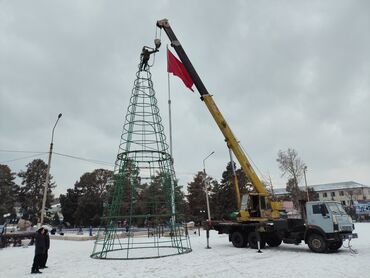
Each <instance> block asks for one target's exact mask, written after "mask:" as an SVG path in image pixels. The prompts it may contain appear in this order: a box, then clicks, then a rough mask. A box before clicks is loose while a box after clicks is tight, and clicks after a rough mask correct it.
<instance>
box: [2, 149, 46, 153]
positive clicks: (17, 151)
mask: <svg viewBox="0 0 370 278" xmlns="http://www.w3.org/2000/svg"><path fill="white" fill-rule="evenodd" d="M0 152H4V153H34V154H36V153H47V152H35V151H19V150H1V149H0Z"/></svg>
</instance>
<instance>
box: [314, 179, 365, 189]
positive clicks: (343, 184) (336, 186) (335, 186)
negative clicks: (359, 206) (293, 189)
mask: <svg viewBox="0 0 370 278" xmlns="http://www.w3.org/2000/svg"><path fill="white" fill-rule="evenodd" d="M310 187H312V188H313V189H314V190H315V191H328V190H340V189H350V188H362V187H368V186H366V185H363V184H361V183H357V182H354V181H345V182H335V183H324V184H314V185H310Z"/></svg>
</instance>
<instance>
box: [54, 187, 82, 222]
mask: <svg viewBox="0 0 370 278" xmlns="http://www.w3.org/2000/svg"><path fill="white" fill-rule="evenodd" d="M79 197H81V195H80V194H79V192H78V191H77V190H75V189H74V188H69V189H67V193H66V194H65V195H64V194H61V195H60V196H59V200H60V206H61V207H62V214H63V217H64V219H63V221H64V223H66V224H67V225H68V226H69V225H71V226H75V225H76V224H77V223H78V221H76V219H75V215H74V214H75V212H76V210H77V207H78V199H79Z"/></svg>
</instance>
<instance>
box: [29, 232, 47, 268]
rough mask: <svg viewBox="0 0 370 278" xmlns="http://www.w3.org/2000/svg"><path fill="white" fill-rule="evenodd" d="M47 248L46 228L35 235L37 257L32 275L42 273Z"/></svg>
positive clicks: (34, 260)
mask: <svg viewBox="0 0 370 278" xmlns="http://www.w3.org/2000/svg"><path fill="white" fill-rule="evenodd" d="M45 247H46V246H45V238H44V228H40V229H38V230H37V232H36V235H35V257H34V258H33V265H32V269H31V273H42V272H41V271H40V270H39V268H40V265H41V263H42V256H43V254H44V253H45V249H46V248H45Z"/></svg>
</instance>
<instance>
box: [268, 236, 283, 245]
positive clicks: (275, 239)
mask: <svg viewBox="0 0 370 278" xmlns="http://www.w3.org/2000/svg"><path fill="white" fill-rule="evenodd" d="M281 241H282V240H281V238H280V237H279V236H278V235H276V234H272V235H269V236H268V237H267V238H266V243H267V244H268V245H269V246H270V247H278V246H279V245H280V244H281Z"/></svg>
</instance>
